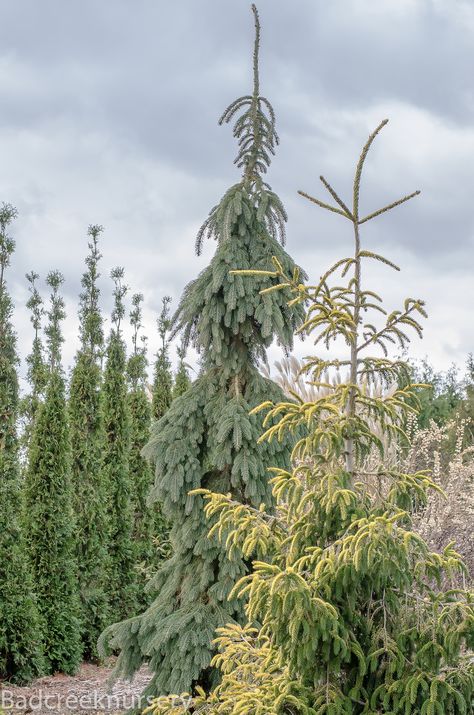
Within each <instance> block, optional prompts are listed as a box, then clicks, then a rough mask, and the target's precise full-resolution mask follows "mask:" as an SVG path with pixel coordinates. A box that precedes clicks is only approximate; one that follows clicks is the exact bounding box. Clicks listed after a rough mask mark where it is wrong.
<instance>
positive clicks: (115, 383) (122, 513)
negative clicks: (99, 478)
mask: <svg viewBox="0 0 474 715" xmlns="http://www.w3.org/2000/svg"><path fill="white" fill-rule="evenodd" d="M111 275H112V279H113V281H114V283H115V289H114V300H115V307H114V310H113V313H112V329H111V331H110V336H109V339H108V343H107V353H106V365H105V371H104V382H103V388H102V397H103V399H102V408H103V418H104V428H105V446H104V452H103V479H104V486H105V489H106V493H107V506H108V524H109V535H108V544H109V574H108V582H109V583H108V597H109V603H110V609H111V616H112V618H113V619H117V618H125V617H126V616H127V615H129V614H130V613H131V612H132V610H133V607H134V604H135V593H136V584H135V574H136V571H135V563H134V551H133V545H132V530H133V503H132V499H133V492H132V484H131V481H130V473H129V454H130V413H129V403H128V400H127V379H126V350H125V343H124V341H123V338H122V327H121V326H122V320H123V318H124V315H125V307H124V303H123V299H124V296H125V294H126V292H127V287H126V286H125V285H124V284H123V269H122V268H115V269H114V270H113V271H112V274H111Z"/></svg>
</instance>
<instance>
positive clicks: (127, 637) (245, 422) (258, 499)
mask: <svg viewBox="0 0 474 715" xmlns="http://www.w3.org/2000/svg"><path fill="white" fill-rule="evenodd" d="M253 9H254V13H255V24H256V31H257V36H256V42H255V54H254V87H253V92H252V94H251V95H248V96H246V97H241V98H239V99H237V100H236V101H235V102H233V103H232V104H231V105H230V106H229V107H228V109H227V110H226V111H225V112H224V114H223V116H222V118H221V123H227V122H231V121H233V120H235V124H234V136H235V137H236V138H237V140H238V144H239V151H238V156H237V160H236V163H237V165H238V167H239V168H240V169H241V170H242V177H241V179H240V181H239V182H238V183H237V184H235V185H234V186H232V187H231V188H230V189H229V190H228V191H227V192H226V193H225V195H224V196H223V198H222V199H221V201H220V202H219V204H218V205H217V206H216V207H215V208H214V209H213V210H212V211H211V213H210V215H209V217H208V218H207V220H206V221H205V223H204V225H203V227H202V229H201V230H200V232H199V235H198V239H197V251H198V253H199V252H200V249H201V245H202V241H203V239H204V238H205V237H206V236H209V237H214V238H215V239H216V241H217V249H216V253H215V255H214V257H213V258H212V260H211V263H210V265H209V266H208V267H207V268H206V269H205V270H204V271H203V272H202V273H201V274H200V275H199V276H198V278H197V279H196V280H194V281H193V282H192V283H190V284H189V285H188V287H187V288H186V289H185V291H184V295H183V297H182V299H181V302H180V305H179V307H178V310H177V313H176V315H175V318H174V325H175V330H176V331H178V330H179V331H181V332H182V335H183V341H184V342H183V344H184V347H186V346H187V345H188V344H193V345H194V347H195V348H196V349H197V350H198V351H199V353H200V358H201V371H200V374H199V376H198V378H197V379H196V380H195V381H194V382H193V384H192V386H191V388H190V389H188V390H187V391H186V392H185V394H184V395H182V396H181V397H179V398H177V399H176V400H174V401H173V403H172V404H171V407H170V408H169V410H168V411H167V412H166V413H165V415H164V417H162V419H161V420H160V421H159V422H158V423H157V424H156V426H155V429H154V433H153V436H152V440H151V442H150V444H149V446H148V448H147V454H148V455H149V456H150V457H151V458H152V459H153V460H154V462H155V465H156V481H155V485H154V488H153V491H152V493H151V500H152V501H154V500H158V501H159V502H161V503H162V504H163V508H164V513H165V515H166V517H167V518H169V520H170V522H171V525H172V526H171V537H170V538H171V543H172V548H173V555H172V557H171V558H170V559H169V560H168V561H166V562H165V563H164V564H163V566H162V568H161V569H160V570H159V571H158V572H157V574H156V576H155V577H154V579H153V581H152V583H151V584H150V586H149V588H150V590H151V593H152V595H153V596H154V599H153V602H152V604H151V605H150V607H149V608H148V609H147V610H146V611H145V612H144V613H142V614H141V615H138V616H135V617H133V618H131V619H128V620H126V621H123V622H121V623H118V624H116V625H114V626H112V627H111V628H110V629H108V630H107V631H106V632H105V634H104V635H103V636H102V645H103V646H104V647H105V646H106V645H108V646H109V647H111V648H113V649H119V650H120V655H119V659H118V665H117V670H116V672H117V673H121V674H126V675H131V674H133V673H134V672H135V671H136V670H137V669H138V668H139V667H140V666H141V664H142V663H143V662H149V664H150V667H151V670H152V673H153V678H152V680H151V683H150V686H149V688H148V691H149V692H156V693H170V692H180V691H182V690H188V691H189V690H190V689H191V688H192V687H193V686H194V685H195V684H196V683H201V684H204V685H205V687H208V686H209V685H211V684H212V682H213V681H214V675H215V671H214V670H212V669H210V667H209V665H210V660H211V657H212V651H213V647H212V644H211V642H212V640H213V638H214V633H215V629H216V628H217V627H218V626H221V625H223V624H225V623H227V622H228V621H230V620H233V619H236V620H238V621H240V620H241V619H242V617H243V609H242V605H241V604H240V603H239V602H238V601H237V599H233V600H231V601H228V596H229V593H230V591H231V589H232V587H233V585H234V584H235V582H236V581H237V580H238V579H239V578H241V577H242V576H243V575H244V574H245V573H246V572H247V568H248V564H247V563H246V560H245V559H242V558H241V557H238V556H236V557H232V558H229V557H228V556H227V554H226V552H225V548H223V546H221V545H219V543H218V540H217V539H212V540H209V539H208V536H207V535H208V531H209V524H208V523H207V522H206V519H205V516H204V512H203V501H202V498H201V496H196V495H193V494H190V492H191V491H192V490H194V489H197V488H200V487H206V488H208V489H213V490H216V491H220V492H224V493H227V492H229V493H231V494H232V495H233V498H234V499H235V500H237V501H240V502H243V503H245V504H251V505H253V506H255V507H258V506H259V505H260V504H262V503H265V504H267V505H269V504H270V502H271V490H270V487H269V484H268V474H267V467H269V466H270V465H278V466H281V467H284V466H285V465H287V463H288V457H289V445H290V443H291V439H289V438H286V439H284V440H282V442H280V443H272V444H268V443H266V444H263V445H258V444H257V440H258V437H259V436H260V434H261V418H259V417H255V416H250V415H249V412H250V410H251V409H252V408H253V407H255V406H256V405H258V404H259V403H260V402H261V401H263V400H268V399H271V400H279V399H281V397H282V392H281V390H280V388H279V387H278V386H277V385H275V384H274V383H273V382H272V381H271V380H268V379H266V378H264V377H263V376H262V375H261V373H260V372H259V369H258V363H259V361H260V360H262V359H265V352H266V348H267V347H268V346H269V345H270V343H271V342H272V341H273V340H274V339H277V340H278V341H279V342H280V343H281V344H283V345H285V346H288V347H289V346H291V344H292V336H293V333H294V329H295V327H296V326H297V324H298V323H299V319H300V316H301V315H302V310H301V309H300V310H296V311H292V310H290V309H289V308H288V306H287V303H288V300H289V294H285V292H284V291H283V293H282V292H279V291H277V292H272V291H269V292H267V293H265V294H264V295H260V291H261V290H262V289H265V288H269V289H270V288H271V286H272V279H271V278H269V277H268V275H266V274H265V275H260V276H257V277H255V278H254V279H253V280H250V281H249V280H248V279H246V280H244V279H243V278H241V277H240V276H234V275H231V273H230V271H231V270H232V269H238V268H246V267H248V268H251V267H252V268H255V267H257V268H258V269H261V270H262V271H266V272H268V269H269V268H271V267H272V265H273V264H272V262H271V258H272V256H276V257H277V260H278V261H279V263H280V264H281V265H282V266H284V270H285V271H286V272H287V273H289V274H291V275H293V274H294V273H295V272H297V268H296V267H295V265H294V263H293V261H292V260H291V258H290V257H289V256H288V254H287V253H286V252H285V251H284V249H283V248H282V246H281V244H280V242H279V240H278V239H279V238H280V239H283V238H284V224H285V220H286V214H285V210H284V208H283V206H282V203H281V201H280V199H279V198H278V197H277V196H276V194H275V193H273V191H272V190H271V188H270V186H269V185H268V184H267V183H266V182H265V181H264V175H265V173H266V170H267V168H268V166H269V164H270V158H271V156H272V155H273V153H274V150H275V146H276V144H277V142H278V138H277V134H276V131H275V119H274V113H273V109H272V107H271V105H270V104H269V102H268V100H267V99H265V98H264V97H262V96H261V95H260V89H259V77H258V46H259V25H258V16H257V12H256V9H255V8H253Z"/></svg>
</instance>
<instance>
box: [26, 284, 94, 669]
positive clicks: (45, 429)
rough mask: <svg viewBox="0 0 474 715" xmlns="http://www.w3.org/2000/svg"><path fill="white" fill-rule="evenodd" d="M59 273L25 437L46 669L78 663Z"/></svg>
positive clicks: (31, 552) (29, 526)
mask: <svg viewBox="0 0 474 715" xmlns="http://www.w3.org/2000/svg"><path fill="white" fill-rule="evenodd" d="M62 282H63V277H62V275H61V274H60V273H58V271H52V272H51V273H49V274H48V277H47V283H48V285H49V287H50V288H51V308H50V311H49V313H48V318H49V323H48V326H47V328H46V337H47V346H48V352H49V379H48V385H47V387H46V392H45V398H44V402H42V403H41V406H40V407H39V410H38V413H37V416H36V419H35V423H34V428H33V435H32V438H31V445H30V452H29V459H28V471H27V475H26V522H27V541H28V550H29V556H30V560H31V563H32V566H33V573H34V579H35V587H36V592H37V596H38V606H39V610H40V615H41V618H42V621H43V624H44V644H45V658H46V663H47V668H48V672H49V673H54V672H56V671H61V672H64V673H74V672H75V671H76V669H77V667H78V665H79V663H80V661H81V650H82V649H81V642H80V630H79V621H78V602H77V579H76V564H75V546H74V534H75V526H74V515H73V507H72V488H71V463H70V457H71V454H70V441H69V439H70V436H69V425H68V419H67V407H66V396H65V385H64V375H63V371H62V366H61V344H62V342H63V336H62V334H61V321H62V320H63V319H64V317H65V312H64V302H63V299H62V298H61V296H60V294H59V290H60V287H61V284H62Z"/></svg>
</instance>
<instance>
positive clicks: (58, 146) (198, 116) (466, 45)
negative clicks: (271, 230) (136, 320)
mask: <svg viewBox="0 0 474 715" xmlns="http://www.w3.org/2000/svg"><path fill="white" fill-rule="evenodd" d="M258 7H259V10H260V15H261V21H262V50H261V82H262V92H263V93H264V94H265V95H266V96H267V97H269V98H270V99H271V101H272V103H273V105H274V107H275V110H276V114H277V122H278V130H279V134H280V138H281V146H280V148H279V151H278V154H277V156H276V158H275V160H274V163H273V165H272V167H271V170H270V174H269V181H270V183H271V184H272V187H273V189H274V190H275V191H276V192H277V193H278V194H279V195H280V196H281V198H282V199H283V201H284V203H285V205H286V207H287V209H288V213H289V223H288V250H289V252H290V253H291V254H292V255H293V257H294V258H295V259H296V260H297V262H299V263H300V264H301V265H303V266H304V267H305V268H306V270H307V272H308V273H309V274H310V276H311V277H313V278H314V279H317V278H318V277H319V275H320V274H321V272H322V271H323V270H325V268H326V267H327V265H328V263H329V262H330V261H332V260H333V259H334V258H336V257H339V256H340V255H341V252H343V251H344V252H345V251H347V250H350V245H351V244H350V241H351V235H350V231H349V232H348V226H346V224H345V222H344V221H343V220H342V219H340V218H339V217H338V216H335V215H327V216H326V215H324V213H323V212H321V211H320V210H319V209H318V208H317V207H315V206H313V205H311V204H309V203H308V202H306V201H305V200H304V199H302V198H300V197H299V196H298V195H297V193H296V192H297V189H304V190H306V191H307V192H309V193H311V194H313V195H314V194H318V195H320V196H323V194H322V190H323V187H322V186H321V185H320V184H319V180H318V176H319V175H320V174H321V173H323V174H324V175H325V176H326V177H327V178H328V179H329V180H330V181H331V183H332V184H333V185H334V186H335V187H336V188H337V189H338V190H339V191H340V192H341V193H342V194H343V195H344V196H348V195H349V194H348V192H349V191H350V184H351V179H352V175H353V170H354V164H355V162H356V160H357V157H358V154H359V151H360V148H361V146H362V145H363V144H364V142H365V140H366V138H367V135H368V134H369V133H370V131H371V130H372V129H373V128H374V127H375V126H376V125H377V124H378V123H379V121H380V120H381V119H383V118H385V117H388V118H390V122H389V124H388V126H387V127H386V128H385V129H384V130H383V133H382V134H381V136H380V138H379V139H378V140H377V144H376V146H375V147H374V150H373V152H372V154H371V155H370V157H369V160H368V164H367V167H366V170H365V174H364V184H363V190H362V199H361V201H362V206H363V209H362V210H365V211H366V212H367V213H369V212H371V211H373V210H374V209H376V208H378V207H379V206H380V205H381V204H384V203H387V202H390V201H392V200H393V199H395V198H398V196H400V195H403V194H405V193H408V192H411V191H413V190H414V189H418V188H419V189H421V190H422V194H421V196H419V197H418V198H416V199H415V200H413V201H412V202H410V203H409V204H407V205H405V206H403V207H402V208H399V209H397V210H396V211H394V212H392V213H391V214H390V215H386V216H383V217H381V218H380V219H378V221H377V222H374V224H373V225H372V226H370V227H367V229H366V230H365V231H364V234H363V235H364V240H365V241H366V245H367V247H369V248H371V249H373V250H379V251H380V252H383V253H385V254H386V255H387V256H388V257H390V258H392V259H393V260H395V262H397V263H399V265H401V266H402V268H403V271H402V273H401V274H395V273H391V272H390V271H387V270H386V269H383V270H381V271H376V272H375V273H373V276H372V277H373V278H374V283H375V286H374V287H376V288H377V289H379V290H381V291H383V292H384V294H385V296H386V299H387V303H388V304H389V305H390V306H393V307H397V302H398V301H400V299H402V298H404V297H405V296H407V295H409V296H413V297H422V298H424V299H426V301H427V306H428V311H429V316H430V317H429V321H428V322H427V325H426V331H425V338H424V340H423V341H422V342H421V343H418V342H417V341H414V343H413V348H412V354H413V355H415V356H418V357H422V356H424V355H428V356H429V358H430V359H431V361H432V362H433V363H434V365H435V366H436V367H438V368H439V369H445V368H447V367H448V366H449V365H450V363H451V362H452V361H457V362H459V363H462V362H463V361H464V359H465V357H466V355H467V353H469V352H470V351H474V320H473V318H472V313H473V308H472V306H473V305H474V280H473V263H474V261H473V258H474V211H473V197H474V116H473V115H474V80H473V79H472V62H473V56H474V3H472V0H331V1H330V2H328V0H293V1H292V2H283V1H280V2H275V0H259V2H258ZM0 9H1V16H0V17H1V21H0V201H8V202H10V203H13V204H14V205H16V206H17V207H18V210H19V212H20V215H19V218H18V220H17V221H16V222H15V225H14V229H13V233H14V237H15V238H16V240H17V252H16V255H15V259H14V264H13V267H12V271H11V272H10V286H11V289H12V292H13V295H14V298H15V302H16V305H17V310H16V314H15V321H16V327H17V330H18V334H19V345H20V350H21V352H22V354H23V355H24V354H25V353H26V352H27V351H28V348H29V343H30V341H31V331H30V327H29V322H28V314H27V311H26V310H25V308H24V304H25V302H26V300H27V290H26V285H25V280H24V274H25V272H27V271H29V270H31V269H35V270H36V271H37V272H38V273H40V274H41V276H42V277H43V278H44V276H45V275H46V273H47V271H48V270H50V269H52V268H58V269H60V270H61V271H62V272H63V273H64V275H65V278H66V283H65V297H66V302H67V310H68V314H69V317H68V320H67V322H66V326H65V327H66V337H67V340H66V346H65V357H66V360H67V361H68V362H70V361H71V359H72V356H73V354H74V351H75V349H76V347H77V342H76V333H77V324H76V322H75V317H74V314H75V310H76V302H77V294H78V292H79V281H80V275H81V272H82V266H83V259H84V256H85V253H86V250H87V247H86V242H87V239H86V231H87V226H88V225H89V224H90V223H100V224H103V225H104V226H105V229H106V230H105V232H104V234H103V239H102V252H103V261H102V274H103V276H102V280H101V285H102V288H103V304H104V309H105V310H106V311H110V307H111V286H110V281H109V279H108V274H109V272H110V269H111V268H112V267H113V266H115V265H122V266H124V267H125V269H126V280H127V283H128V284H129V286H130V292H131V293H132V292H136V291H139V292H142V293H143V294H144V295H145V304H146V308H145V322H146V332H147V334H148V336H149V339H150V340H149V342H150V348H151V349H152V350H154V349H155V348H156V345H157V339H156V330H155V326H154V321H155V319H156V315H157V314H158V312H159V309H160V302H161V298H162V296H163V295H165V294H170V295H172V296H173V298H174V299H175V302H176V300H177V299H178V297H179V295H180V293H181V291H182V289H183V287H184V286H185V284H186V283H187V282H188V281H189V280H191V279H192V278H193V277H194V276H195V275H196V274H197V273H198V272H199V271H200V270H201V269H202V268H203V267H204V266H205V265H206V264H207V262H208V260H209V257H210V256H211V255H212V251H213V250H214V248H215V246H214V244H213V243H211V244H209V245H207V247H206V250H205V252H204V254H203V256H201V257H200V258H197V257H196V256H194V252H193V251H194V248H193V247H194V238H195V234H196V231H197V229H198V228H199V226H200V224H201V223H202V221H203V220H204V218H205V217H206V215H207V213H208V211H209V209H210V208H211V207H212V206H213V205H214V204H215V203H216V202H217V201H218V200H219V198H220V197H221V195H222V194H223V192H224V191H225V190H226V188H228V187H229V186H230V185H231V184H232V183H234V182H235V181H236V179H237V173H236V169H235V167H234V166H233V163H232V162H233V158H234V155H235V146H234V141H233V139H232V135H231V130H230V129H229V127H224V128H222V127H218V126H217V118H218V117H219V115H220V114H221V112H222V110H223V109H224V108H225V107H226V106H227V104H228V103H229V102H230V101H232V100H233V99H235V98H236V97H238V96H240V95H241V94H246V93H247V92H248V91H249V90H250V88H251V45H252V41H253V26H252V18H251V14H250V3H249V2H248V1H247V0H245V2H244V1H243V0H226V1H225V2H223V1H222V0H176V1H175V2H171V3H170V2H164V1H163V0H133V1H132V0H68V2H64V1H62V0H41V1H38V0H15V1H14V2H12V0H0ZM349 228H350V227H349ZM297 351H298V352H299V353H300V354H304V353H306V351H307V346H306V347H304V348H301V346H299V347H298V348H297ZM272 357H273V358H275V357H278V351H277V350H276V349H275V350H274V351H273V353H272Z"/></svg>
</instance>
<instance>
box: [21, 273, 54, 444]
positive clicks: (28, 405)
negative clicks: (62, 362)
mask: <svg viewBox="0 0 474 715" xmlns="http://www.w3.org/2000/svg"><path fill="white" fill-rule="evenodd" d="M38 278H39V275H38V273H35V271H31V272H30V273H27V274H26V280H27V281H28V283H29V292H30V297H29V299H28V302H27V304H26V307H27V308H28V309H29V310H30V321H31V324H32V326H33V331H34V333H33V344H32V348H31V352H30V354H29V355H28V356H27V358H26V364H27V366H28V372H27V379H28V383H29V385H30V392H29V394H27V395H26V396H25V397H24V398H23V400H22V401H21V413H22V419H23V435H22V445H23V449H24V450H27V448H28V444H29V441H30V438H31V432H32V429H33V422H34V419H35V417H36V413H37V411H38V407H39V404H40V399H41V396H42V395H43V394H44V390H45V387H46V383H47V380H48V370H47V365H46V362H45V357H44V346H43V340H42V337H41V327H42V321H43V316H44V307H43V299H42V297H41V295H40V293H39V291H38V288H37V285H36V281H37V280H38Z"/></svg>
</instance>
